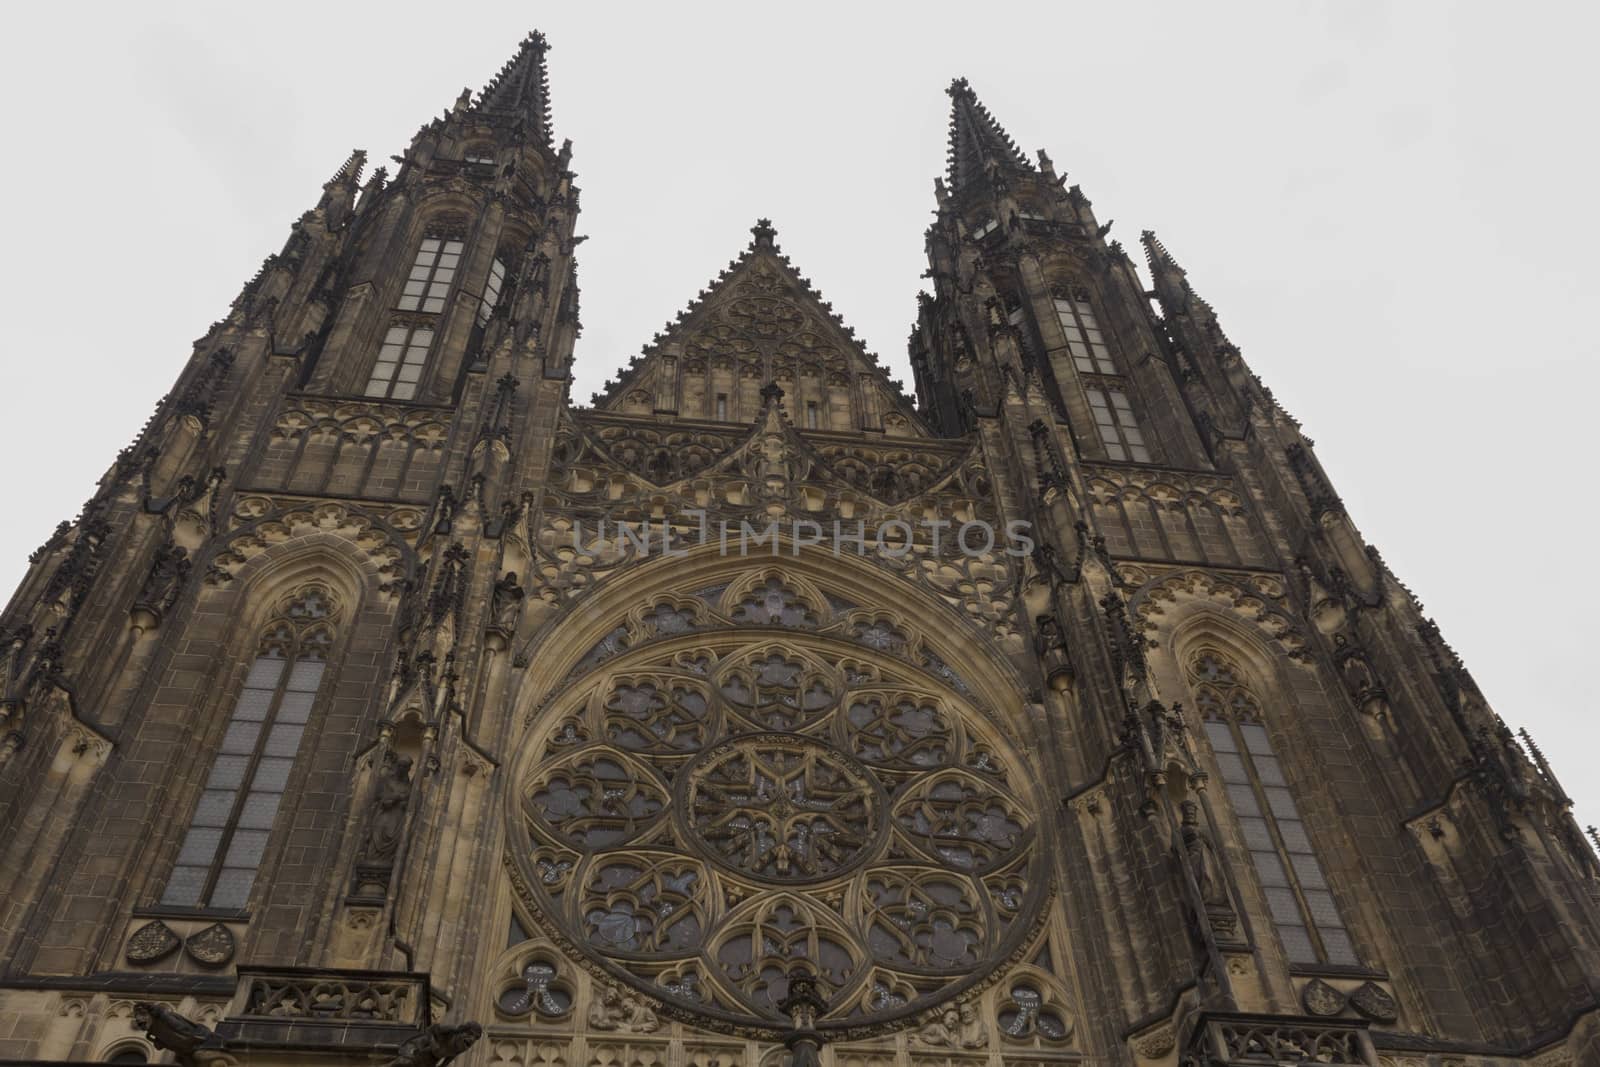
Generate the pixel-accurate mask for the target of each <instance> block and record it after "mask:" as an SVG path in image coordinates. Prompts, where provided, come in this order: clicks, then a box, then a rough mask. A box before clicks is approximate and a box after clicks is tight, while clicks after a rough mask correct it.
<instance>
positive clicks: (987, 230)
mask: <svg viewBox="0 0 1600 1067" xmlns="http://www.w3.org/2000/svg"><path fill="white" fill-rule="evenodd" d="M999 225H1000V222H999V220H998V219H995V218H994V217H992V216H991V217H989V218H985V219H983V220H981V221H980V222H979V223H978V228H977V229H976V230H974V231H972V236H973V237H987V236H989V234H991V233H993V232H994V229H995V227H997V226H999Z"/></svg>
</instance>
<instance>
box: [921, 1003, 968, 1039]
mask: <svg viewBox="0 0 1600 1067" xmlns="http://www.w3.org/2000/svg"><path fill="white" fill-rule="evenodd" d="M960 1034H961V1013H960V1012H959V1011H957V1010H956V1009H955V1008H946V1009H945V1010H944V1011H943V1012H942V1013H941V1014H940V1016H939V1018H937V1019H935V1020H933V1021H932V1022H930V1023H928V1024H927V1025H926V1026H924V1027H923V1028H922V1029H921V1030H919V1031H917V1039H918V1040H919V1041H921V1042H922V1043H923V1044H924V1045H940V1046H943V1047H945V1048H955V1047H956V1046H957V1043H958V1042H959V1041H960Z"/></svg>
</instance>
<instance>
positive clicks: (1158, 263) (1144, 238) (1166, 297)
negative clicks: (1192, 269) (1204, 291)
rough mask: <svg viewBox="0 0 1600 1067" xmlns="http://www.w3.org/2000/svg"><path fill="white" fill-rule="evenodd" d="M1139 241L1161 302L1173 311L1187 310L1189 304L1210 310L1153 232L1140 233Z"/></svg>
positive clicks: (1185, 273)
mask: <svg viewBox="0 0 1600 1067" xmlns="http://www.w3.org/2000/svg"><path fill="white" fill-rule="evenodd" d="M1139 241H1140V243H1141V244H1143V245H1144V258H1145V261H1146V262H1147V263H1149V264H1150V281H1151V282H1152V283H1153V284H1154V285H1155V288H1156V293H1157V294H1158V295H1159V296H1160V297H1161V298H1162V300H1163V301H1165V302H1168V303H1169V304H1170V305H1171V307H1172V308H1173V309H1174V310H1182V309H1184V308H1187V307H1188V306H1189V305H1190V304H1191V303H1194V304H1198V305H1199V306H1201V307H1203V308H1205V309H1207V310H1210V308H1211V305H1210V304H1208V303H1207V302H1206V301H1205V298H1204V297H1202V296H1201V295H1200V294H1199V293H1196V292H1195V291H1194V287H1193V286H1191V285H1190V284H1189V275H1188V272H1187V271H1185V270H1184V269H1183V268H1182V267H1180V266H1179V265H1178V261H1177V260H1176V259H1175V258H1173V255H1172V253H1171V252H1168V251H1167V246H1166V245H1164V244H1162V243H1161V238H1159V237H1157V236H1156V234H1155V231H1154V230H1145V231H1143V232H1141V233H1140V234H1139Z"/></svg>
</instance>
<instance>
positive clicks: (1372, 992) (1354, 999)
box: [1350, 982, 1400, 1023]
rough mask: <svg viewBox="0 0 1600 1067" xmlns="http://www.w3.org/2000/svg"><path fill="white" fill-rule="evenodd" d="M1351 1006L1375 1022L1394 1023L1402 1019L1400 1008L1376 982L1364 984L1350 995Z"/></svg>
mask: <svg viewBox="0 0 1600 1067" xmlns="http://www.w3.org/2000/svg"><path fill="white" fill-rule="evenodd" d="M1350 1006H1351V1007H1352V1008H1354V1009H1355V1010H1356V1011H1358V1012H1360V1013H1361V1014H1362V1015H1365V1016H1366V1017H1367V1018H1369V1019H1371V1020H1372V1021H1373V1022H1379V1023H1392V1022H1394V1021H1395V1020H1396V1019H1398V1018H1399V1017H1400V1006H1399V1005H1398V1004H1396V1003H1395V999H1394V997H1392V996H1390V995H1389V992H1388V991H1387V990H1385V989H1384V988H1383V987H1382V986H1380V985H1379V984H1378V983H1376V982H1364V983H1362V985H1361V987H1360V988H1359V989H1357V990H1356V991H1355V992H1354V993H1351V994H1350Z"/></svg>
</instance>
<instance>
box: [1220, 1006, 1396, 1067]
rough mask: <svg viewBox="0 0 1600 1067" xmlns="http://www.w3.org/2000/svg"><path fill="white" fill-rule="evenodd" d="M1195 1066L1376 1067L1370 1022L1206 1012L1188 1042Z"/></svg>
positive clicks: (1375, 1054)
mask: <svg viewBox="0 0 1600 1067" xmlns="http://www.w3.org/2000/svg"><path fill="white" fill-rule="evenodd" d="M1189 1048H1190V1054H1191V1056H1193V1058H1194V1061H1195V1062H1196V1063H1201V1064H1206V1065H1208V1067H1224V1065H1226V1067H1234V1065H1236V1064H1238V1065H1246V1064H1273V1065H1275V1067H1276V1065H1282V1064H1295V1063H1308V1064H1317V1065H1319V1067H1378V1057H1377V1053H1376V1052H1375V1051H1374V1050H1373V1047H1372V1040H1371V1037H1370V1036H1369V1035H1368V1033H1367V1024H1366V1023H1365V1022H1360V1021H1356V1020H1342V1019H1314V1018H1303V1017H1299V1016H1292V1015H1291V1016H1284V1015H1234V1014H1207V1015H1205V1016H1203V1017H1202V1018H1201V1019H1200V1021H1199V1023H1198V1025H1197V1026H1196V1027H1195V1030H1194V1032H1193V1036H1192V1037H1191V1038H1190V1042H1189Z"/></svg>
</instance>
